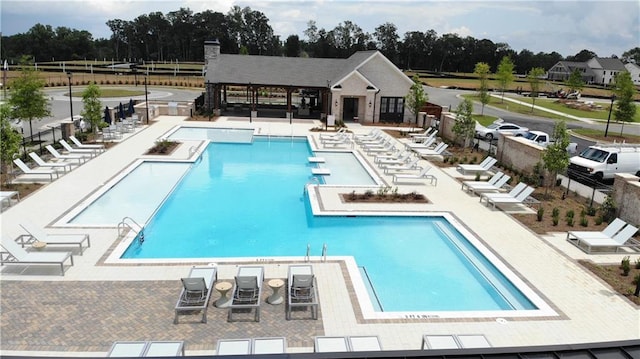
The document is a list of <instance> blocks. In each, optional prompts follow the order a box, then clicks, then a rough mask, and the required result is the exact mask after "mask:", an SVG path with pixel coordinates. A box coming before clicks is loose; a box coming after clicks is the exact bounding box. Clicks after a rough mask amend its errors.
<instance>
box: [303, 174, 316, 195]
mask: <svg viewBox="0 0 640 359" xmlns="http://www.w3.org/2000/svg"><path fill="white" fill-rule="evenodd" d="M312 184H317V185H319V184H320V180H319V179H318V177H316V176H313V177H311V179H310V180H309V182H307V183H306V184H305V185H304V191H303V193H307V192H308V191H309V186H310V185H312Z"/></svg>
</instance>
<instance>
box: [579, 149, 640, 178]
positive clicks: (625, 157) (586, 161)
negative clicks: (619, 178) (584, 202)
mask: <svg viewBox="0 0 640 359" xmlns="http://www.w3.org/2000/svg"><path fill="white" fill-rule="evenodd" d="M567 173H568V174H569V177H570V178H577V177H580V176H589V177H592V178H593V179H595V180H597V181H600V182H602V180H611V179H613V177H614V175H615V174H616V173H631V174H634V175H636V176H640V145H634V144H610V145H594V146H590V147H589V148H587V149H585V150H584V151H582V152H580V154H579V155H578V156H574V157H571V158H570V159H569V168H568V170H567Z"/></svg>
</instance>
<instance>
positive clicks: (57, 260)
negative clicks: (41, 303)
mask: <svg viewBox="0 0 640 359" xmlns="http://www.w3.org/2000/svg"><path fill="white" fill-rule="evenodd" d="M1 245H2V248H4V251H1V252H0V265H5V264H18V265H24V264H56V265H59V266H60V275H64V263H65V262H66V261H67V260H69V261H70V262H71V265H73V255H72V253H71V252H46V253H41V252H27V251H26V250H25V249H24V248H22V247H20V245H18V243H16V242H14V241H11V240H6V239H4V238H3V239H2V243H1Z"/></svg>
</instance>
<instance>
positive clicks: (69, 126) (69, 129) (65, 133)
mask: <svg viewBox="0 0 640 359" xmlns="http://www.w3.org/2000/svg"><path fill="white" fill-rule="evenodd" d="M60 128H61V131H62V138H64V139H68V138H69V136H73V134H74V126H73V122H64V123H61V124H60Z"/></svg>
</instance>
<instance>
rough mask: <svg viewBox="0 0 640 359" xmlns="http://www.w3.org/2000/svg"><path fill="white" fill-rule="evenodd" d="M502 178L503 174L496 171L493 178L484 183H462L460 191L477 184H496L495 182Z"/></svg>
mask: <svg viewBox="0 0 640 359" xmlns="http://www.w3.org/2000/svg"><path fill="white" fill-rule="evenodd" d="M502 176H504V172H501V171H498V172H496V173H494V174H493V176H491V178H489V179H488V180H486V181H462V190H463V191H464V190H465V187H468V186H473V185H477V184H479V185H485V184H496V182H498V180H499V179H500V178H502ZM467 190H468V189H467Z"/></svg>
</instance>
